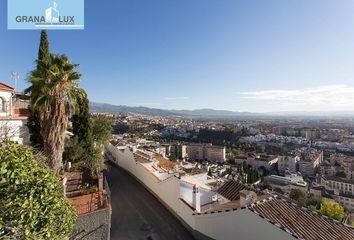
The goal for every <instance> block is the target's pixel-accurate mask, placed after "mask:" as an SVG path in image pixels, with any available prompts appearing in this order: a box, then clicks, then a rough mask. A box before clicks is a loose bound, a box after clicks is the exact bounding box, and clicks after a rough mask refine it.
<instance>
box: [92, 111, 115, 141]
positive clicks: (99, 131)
mask: <svg viewBox="0 0 354 240" xmlns="http://www.w3.org/2000/svg"><path fill="white" fill-rule="evenodd" d="M111 137H112V119H111V118H110V117H107V116H104V115H98V116H97V117H95V118H94V120H93V138H94V140H95V142H96V143H97V144H104V143H105V142H107V141H108V140H109V139H110V138H111Z"/></svg>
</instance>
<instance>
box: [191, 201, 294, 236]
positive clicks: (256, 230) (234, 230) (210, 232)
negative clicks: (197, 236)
mask: <svg viewBox="0 0 354 240" xmlns="http://www.w3.org/2000/svg"><path fill="white" fill-rule="evenodd" d="M195 229H196V230H198V231H199V232H201V233H203V234H204V235H207V236H209V237H211V238H214V239H223V240H234V239H242V240H254V239H269V240H273V239H282V240H286V239H295V238H293V237H292V235H290V234H288V233H286V232H284V231H283V230H281V229H279V228H278V227H276V226H274V225H273V224H271V223H269V222H268V221H266V220H264V219H262V218H260V217H259V216H257V215H256V214H254V213H253V212H251V211H250V210H249V209H247V208H246V209H238V210H236V211H230V212H221V213H213V214H202V215H195Z"/></svg>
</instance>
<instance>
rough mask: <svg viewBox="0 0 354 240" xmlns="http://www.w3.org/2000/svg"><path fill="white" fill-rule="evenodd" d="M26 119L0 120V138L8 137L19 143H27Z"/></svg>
mask: <svg viewBox="0 0 354 240" xmlns="http://www.w3.org/2000/svg"><path fill="white" fill-rule="evenodd" d="M26 124H27V120H26V119H5V120H0V140H2V139H4V138H10V139H11V140H12V141H15V142H18V143H20V144H28V143H29V133H28V128H27V126H26Z"/></svg>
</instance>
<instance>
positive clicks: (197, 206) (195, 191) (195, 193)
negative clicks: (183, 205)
mask: <svg viewBox="0 0 354 240" xmlns="http://www.w3.org/2000/svg"><path fill="white" fill-rule="evenodd" d="M193 208H194V209H195V210H196V211H197V212H200V193H199V189H198V187H197V185H194V186H193Z"/></svg>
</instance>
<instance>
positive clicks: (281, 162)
mask: <svg viewBox="0 0 354 240" xmlns="http://www.w3.org/2000/svg"><path fill="white" fill-rule="evenodd" d="M299 161H300V157H299V156H296V155H293V156H291V155H286V156H279V157H278V171H279V173H280V174H284V173H285V171H289V172H292V173H295V172H297V167H296V166H297V163H298V162H299Z"/></svg>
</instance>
